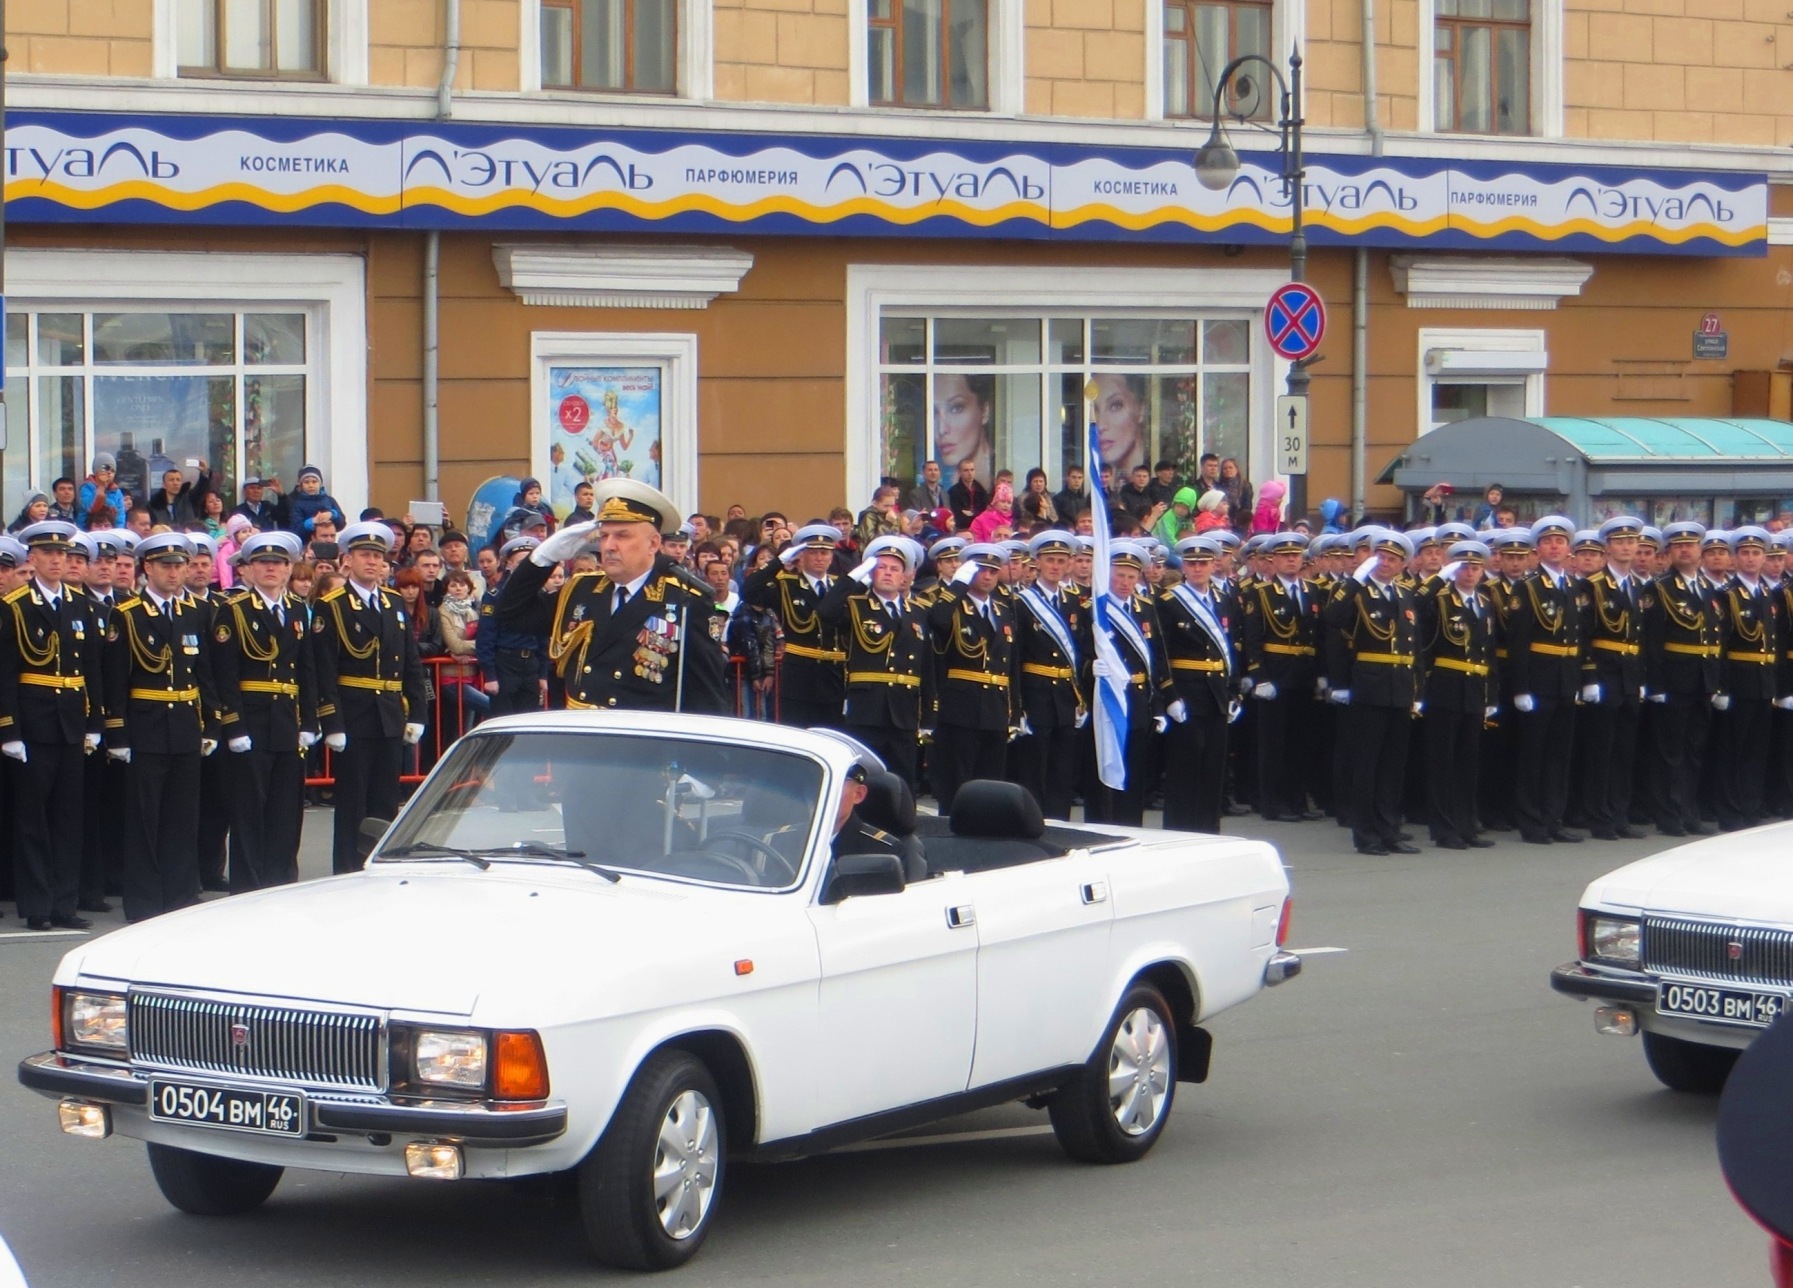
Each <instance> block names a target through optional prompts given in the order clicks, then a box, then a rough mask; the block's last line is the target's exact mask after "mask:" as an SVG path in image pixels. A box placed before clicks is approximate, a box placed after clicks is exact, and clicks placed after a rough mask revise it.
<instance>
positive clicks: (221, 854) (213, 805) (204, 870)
mask: <svg viewBox="0 0 1793 1288" xmlns="http://www.w3.org/2000/svg"><path fill="white" fill-rule="evenodd" d="M230 782H231V775H230V766H229V765H227V764H226V763H225V758H224V747H223V744H222V743H220V744H219V747H218V750H217V751H214V752H213V753H212V754H211V755H209V756H207V757H206V758H205V759H204V760H202V761H200V764H199V885H200V888H201V889H203V890H224V889H228V888H229V887H228V886H227V885H226V884H225V880H224V859H225V849H224V845H225V841H226V840H227V839H228V838H229V836H230V820H231V802H230Z"/></svg>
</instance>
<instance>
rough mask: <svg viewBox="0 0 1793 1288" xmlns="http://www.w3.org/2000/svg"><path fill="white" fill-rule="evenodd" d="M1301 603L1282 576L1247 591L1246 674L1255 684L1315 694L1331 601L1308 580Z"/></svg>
mask: <svg viewBox="0 0 1793 1288" xmlns="http://www.w3.org/2000/svg"><path fill="white" fill-rule="evenodd" d="M1298 584H1299V586H1300V588H1301V600H1300V603H1299V604H1298V603H1297V602H1296V600H1295V597H1294V596H1293V595H1291V594H1290V593H1289V591H1288V588H1287V587H1285V586H1284V585H1283V583H1282V580H1281V579H1280V578H1277V577H1269V578H1266V579H1264V580H1262V581H1255V582H1253V583H1251V584H1250V585H1249V586H1241V587H1240V591H1239V596H1240V601H1241V612H1242V616H1243V622H1242V626H1243V638H1244V643H1245V673H1246V676H1247V677H1248V678H1249V679H1250V680H1251V682H1252V683H1253V684H1263V683H1264V682H1265V681H1269V682H1270V683H1271V684H1274V685H1275V686H1276V688H1277V691H1278V693H1289V694H1291V695H1293V694H1295V693H1296V692H1299V693H1300V694H1301V695H1302V696H1306V695H1307V694H1308V693H1310V692H1312V690H1313V687H1314V679H1315V677H1316V676H1317V675H1319V643H1320V637H1321V625H1320V622H1321V615H1322V614H1323V612H1324V611H1325V607H1326V602H1327V596H1326V592H1325V591H1324V590H1323V589H1322V588H1321V587H1320V584H1319V583H1318V582H1314V581H1308V580H1302V581H1300V582H1299V583H1298Z"/></svg>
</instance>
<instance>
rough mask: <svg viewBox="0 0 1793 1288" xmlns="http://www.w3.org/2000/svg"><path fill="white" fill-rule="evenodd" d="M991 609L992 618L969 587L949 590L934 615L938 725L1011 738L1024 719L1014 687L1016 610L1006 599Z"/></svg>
mask: <svg viewBox="0 0 1793 1288" xmlns="http://www.w3.org/2000/svg"><path fill="white" fill-rule="evenodd" d="M985 603H986V604H987V605H988V616H986V614H985V610H984V609H981V608H980V607H979V606H978V604H977V601H976V600H974V599H973V598H972V597H971V595H970V594H969V593H967V592H966V590H965V588H964V587H963V586H955V585H951V584H948V585H945V586H942V587H940V589H939V590H938V591H937V592H936V594H935V597H934V606H933V607H932V608H930V609H929V610H928V629H929V631H930V632H931V636H932V639H933V642H934V661H935V666H936V668H937V671H936V686H937V692H938V694H939V721H938V723H939V724H942V725H956V726H958V727H960V728H965V729H981V730H985V731H988V732H995V731H999V730H1000V731H1002V732H1004V733H1006V732H1007V731H1008V730H1009V729H1011V728H1013V727H1014V726H1015V725H1016V724H1017V723H1019V721H1020V718H1021V713H1020V708H1019V705H1018V704H1017V702H1016V694H1015V683H1014V678H1015V673H1016V671H1017V669H1018V668H1017V665H1016V663H1017V655H1016V652H1015V610H1014V608H1013V607H1012V606H1011V605H1010V604H1009V603H1008V602H1007V601H1006V600H1004V599H1003V597H1002V596H1000V595H995V594H992V595H991V596H990V598H989V599H988V600H986V601H985ZM992 618H993V619H994V622H992V620H991V619H992Z"/></svg>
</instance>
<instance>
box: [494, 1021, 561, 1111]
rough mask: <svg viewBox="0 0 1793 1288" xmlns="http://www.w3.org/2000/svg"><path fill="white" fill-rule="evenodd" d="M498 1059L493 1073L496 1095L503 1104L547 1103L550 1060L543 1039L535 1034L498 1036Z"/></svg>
mask: <svg viewBox="0 0 1793 1288" xmlns="http://www.w3.org/2000/svg"><path fill="white" fill-rule="evenodd" d="M492 1048H493V1051H494V1052H495V1054H496V1056H497V1059H496V1061H495V1062H494V1066H493V1069H492V1095H493V1096H494V1097H496V1098H497V1099H499V1100H546V1099H547V1098H548V1057H547V1056H546V1055H545V1054H544V1053H543V1051H542V1039H541V1035H540V1034H538V1033H535V1032H533V1031H532V1030H528V1029H525V1030H522V1031H520V1032H512V1033H494V1034H493V1035H492Z"/></svg>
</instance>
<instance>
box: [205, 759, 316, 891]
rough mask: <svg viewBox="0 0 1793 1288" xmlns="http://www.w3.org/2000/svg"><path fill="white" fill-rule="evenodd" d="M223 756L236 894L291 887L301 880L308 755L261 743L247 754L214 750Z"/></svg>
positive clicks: (232, 877) (232, 878) (232, 886)
mask: <svg viewBox="0 0 1793 1288" xmlns="http://www.w3.org/2000/svg"><path fill="white" fill-rule="evenodd" d="M221 755H223V756H225V766H226V768H227V769H228V770H229V772H230V802H231V818H230V826H231V849H230V854H231V861H230V892H231V893H232V894H247V893H248V892H249V891H251V890H264V889H266V888H267V887H268V886H274V885H291V884H292V883H293V882H295V881H297V880H298V879H299V828H300V825H301V821H302V815H303V813H304V800H305V756H304V753H303V752H301V751H300V750H299V749H298V748H297V747H294V748H292V749H291V750H279V751H276V750H268V749H264V748H262V747H261V746H260V745H259V744H257V745H255V746H252V747H250V749H249V750H248V751H244V752H232V753H228V754H226V753H220V752H214V753H213V754H212V757H211V758H212V759H213V760H217V759H219V758H220V756H221ZM340 763H341V758H340V757H338V764H339V765H340Z"/></svg>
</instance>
